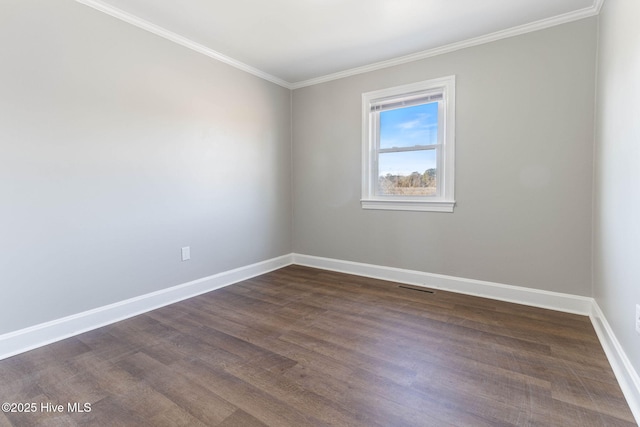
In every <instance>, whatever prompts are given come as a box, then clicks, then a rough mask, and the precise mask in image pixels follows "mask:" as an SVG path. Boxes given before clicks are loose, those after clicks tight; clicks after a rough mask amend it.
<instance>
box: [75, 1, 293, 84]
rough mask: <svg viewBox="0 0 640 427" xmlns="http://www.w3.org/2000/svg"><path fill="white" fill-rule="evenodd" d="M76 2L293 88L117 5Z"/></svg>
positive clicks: (285, 82) (98, 2)
mask: <svg viewBox="0 0 640 427" xmlns="http://www.w3.org/2000/svg"><path fill="white" fill-rule="evenodd" d="M76 2H78V3H81V4H84V5H85V6H89V7H91V8H93V9H95V10H98V11H100V12H103V13H106V14H107V15H110V16H113V17H114V18H117V19H120V20H121V21H124V22H126V23H128V24H131V25H135V26H136V27H138V28H141V29H143V30H145V31H149V32H150V33H153V34H155V35H157V36H160V37H163V38H165V39H167V40H170V41H172V42H174V43H177V44H179V45H181V46H184V47H186V48H188V49H191V50H194V51H196V52H198V53H201V54H203V55H206V56H208V57H210V58H213V59H215V60H218V61H220V62H223V63H225V64H227V65H231V66H232V67H235V68H237V69H239V70H242V71H245V72H247V73H249V74H253V75H254V76H257V77H260V78H261V79H264V80H267V81H270V82H271V83H275V84H277V85H279V86H282V87H285V88H287V89H291V88H292V87H291V84H290V83H289V82H287V81H285V80H282V79H280V78H278V77H276V76H272V75H271V74H269V73H266V72H264V71H262V70H259V69H257V68H254V67H252V66H250V65H247V64H245V63H244V62H240V61H238V60H236V59H233V58H231V57H229V56H227V55H224V54H222V53H220V52H217V51H215V50H213V49H210V48H208V47H206V46H203V45H201V44H199V43H196V42H194V41H193V40H190V39H188V38H186V37H184V36H181V35H179V34H176V33H174V32H172V31H169V30H167V29H165V28H162V27H160V26H159V25H156V24H153V23H151V22H149V21H145V20H144V19H142V18H139V17H137V16H135V15H132V14H131V13H129V12H125V11H124V10H122V9H119V8H117V7H114V6H111V5H109V4H107V3H105V2H103V1H101V0H76Z"/></svg>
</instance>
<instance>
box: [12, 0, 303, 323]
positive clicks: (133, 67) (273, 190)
mask: <svg viewBox="0 0 640 427" xmlns="http://www.w3.org/2000/svg"><path fill="white" fill-rule="evenodd" d="M0 58H1V59H0V60H1V61H2V62H1V66H0V290H1V292H2V297H1V300H2V309H0V334H1V333H4V332H8V331H13V330H16V329H19V328H22V327H26V326H30V325H34V324H37V323H41V322H44V321H48V320H52V319H56V318H60V317H63V316H66V315H70V314H74V313H77V312H81V311H83V310H87V309H91V308H94V307H99V306H102V305H105V304H109V303H113V302H116V301H120V300H123V299H126V298H130V297H134V296H137V295H141V294H145V293H148V292H152V291H155V290H159V289H162V288H166V287H169V286H172V285H177V284H180V283H184V282H187V281H189V280H192V279H196V278H201V277H204V276H207V275H211V274H214V273H217V272H220V271H224V270H229V269H232V268H235V267H239V266H244V265H248V264H251V263H254V262H257V261H261V260H265V259H269V258H272V257H275V256H279V255H283V254H287V253H290V252H291V221H292V219H291V191H290V180H291V167H290V164H291V135H290V129H291V127H290V124H291V123H290V119H291V115H290V96H291V93H290V91H289V90H288V89H284V88H281V87H279V86H276V85H273V84H271V83H268V82H265V81H263V80H261V79H259V78H257V77H254V76H252V75H249V74H246V73H244V72H241V71H238V70H237V69H234V68H231V67H229V66H226V65H224V64H222V63H219V62H217V61H214V60H212V59H210V58H207V57H205V56H203V55H201V54H198V53H195V52H192V51H190V50H188V49H185V48H183V47H181V46H178V45H176V44H174V43H171V42H169V41H166V40H164V39H162V38H159V37H157V36H155V35H152V34H150V33H147V32H145V31H143V30H140V29H137V28H135V27H133V26H131V25H129V24H126V23H123V22H121V21H118V20H116V19H114V18H112V17H109V16H107V15H105V14H102V13H100V12H97V11H95V10H93V9H90V8H88V7H86V6H83V5H81V4H78V3H76V2H74V1H71V0H56V1H41V0H3V1H2V2H1V3H0ZM186 245H190V246H191V254H192V260H191V261H188V262H181V261H180V247H181V246H186Z"/></svg>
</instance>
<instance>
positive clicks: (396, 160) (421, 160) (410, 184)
mask: <svg viewBox="0 0 640 427" xmlns="http://www.w3.org/2000/svg"><path fill="white" fill-rule="evenodd" d="M436 151H437V150H436V149H434V150H421V151H401V152H398V153H381V154H380V155H379V158H378V194H380V195H384V196H392V195H395V196H397V195H402V196H432V195H434V194H436V155H437V153H436Z"/></svg>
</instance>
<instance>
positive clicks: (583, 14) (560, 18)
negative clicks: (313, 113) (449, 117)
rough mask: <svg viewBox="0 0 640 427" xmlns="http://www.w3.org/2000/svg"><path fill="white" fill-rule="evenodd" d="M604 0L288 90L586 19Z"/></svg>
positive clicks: (319, 79)
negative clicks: (582, 7)
mask: <svg viewBox="0 0 640 427" xmlns="http://www.w3.org/2000/svg"><path fill="white" fill-rule="evenodd" d="M603 3H604V0H594V4H593V5H592V6H590V7H587V8H584V9H580V10H576V11H573V12H569V13H565V14H562V15H557V16H554V17H552V18H547V19H541V20H539V21H534V22H531V23H529V24H524V25H520V26H517V27H512V28H508V29H506V30H501V31H496V32H495V33H491V34H487V35H484V36H480V37H475V38H472V39H468V40H463V41H460V42H456V43H451V44H448V45H445V46H441V47H437V48H434V49H428V50H424V51H421V52H416V53H412V54H410V55H405V56H400V57H398V58H393V59H389V60H386V61H380V62H376V63H373V64H369V65H364V66H362V67H356V68H351V69H349V70H344V71H339V72H337V73H332V74H327V75H325V76H321V77H316V78H312V79H309V80H304V81H301V82H296V83H292V84H291V85H290V86H291V88H292V89H300V88H303V87H307V86H313V85H317V84H320V83H325V82H329V81H332V80H338V79H342V78H345V77H350V76H355V75H357V74H363V73H367V72H370V71H376V70H381V69H383V68H389V67H393V66H396V65H401V64H406V63H408V62H414V61H419V60H421V59H426V58H431V57H433V56H438V55H442V54H445V53H450V52H455V51H457V50H461V49H466V48H469V47H473V46H478V45H482V44H486V43H491V42H494V41H497V40H502V39H506V38H509V37H514V36H519V35H522V34H526V33H531V32H534V31H538V30H543V29H545V28H550V27H554V26H556V25H561V24H566V23H569V22H573V21H578V20H580V19H585V18H589V17H591V16H595V15H597V14H598V13H599V12H600V9H601V8H602V4H603Z"/></svg>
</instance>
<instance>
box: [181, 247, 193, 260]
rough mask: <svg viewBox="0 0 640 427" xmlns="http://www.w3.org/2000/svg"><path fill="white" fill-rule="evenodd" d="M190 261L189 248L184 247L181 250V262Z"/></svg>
mask: <svg viewBox="0 0 640 427" xmlns="http://www.w3.org/2000/svg"><path fill="white" fill-rule="evenodd" d="M189 259H191V246H185V247H184V248H182V260H183V261H187V260H189Z"/></svg>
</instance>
